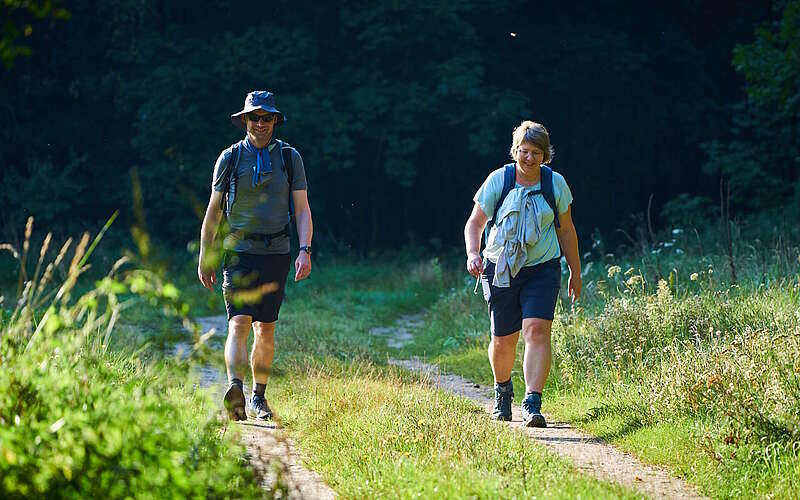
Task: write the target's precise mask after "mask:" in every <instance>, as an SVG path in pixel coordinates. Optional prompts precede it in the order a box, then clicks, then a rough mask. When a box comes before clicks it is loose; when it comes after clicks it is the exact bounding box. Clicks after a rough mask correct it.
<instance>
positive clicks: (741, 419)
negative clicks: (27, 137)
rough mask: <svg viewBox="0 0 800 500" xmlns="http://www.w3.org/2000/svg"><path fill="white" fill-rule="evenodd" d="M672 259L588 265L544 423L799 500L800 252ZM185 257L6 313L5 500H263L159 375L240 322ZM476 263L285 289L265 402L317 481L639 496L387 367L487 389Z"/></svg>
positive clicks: (196, 401) (385, 492)
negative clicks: (228, 318)
mask: <svg viewBox="0 0 800 500" xmlns="http://www.w3.org/2000/svg"><path fill="white" fill-rule="evenodd" d="M673 243H675V244H676V245H678V244H679V245H683V246H684V247H685V248H687V250H686V251H683V250H682V251H681V252H677V251H676V250H675V247H674V246H662V247H659V249H660V253H653V254H648V255H645V256H638V257H636V258H633V259H626V258H616V257H613V256H609V255H607V254H605V253H603V254H598V255H597V256H595V257H594V258H595V260H594V261H593V262H592V263H591V265H589V264H588V263H587V264H585V266H586V269H587V273H586V277H585V278H584V284H585V288H584V297H583V300H582V305H581V306H580V307H578V308H576V309H571V308H569V307H566V306H559V307H558V308H557V319H556V321H555V322H554V329H553V347H554V364H553V370H552V373H551V376H550V378H549V380H548V384H547V387H546V388H545V407H544V410H545V411H546V412H549V413H550V414H551V415H553V416H554V417H555V418H557V419H561V420H567V421H570V422H572V423H574V424H575V425H576V426H578V427H581V428H584V429H586V430H587V431H589V432H592V433H593V434H595V435H598V436H600V437H603V438H604V439H606V440H608V441H610V442H612V443H614V444H616V445H617V446H619V447H621V448H622V449H625V450H627V451H629V452H631V453H633V454H635V455H637V456H639V457H641V458H642V459H643V460H644V461H646V462H649V463H654V464H659V465H662V466H664V467H666V468H667V469H669V470H671V471H672V472H673V473H674V474H676V475H678V476H681V477H685V478H687V479H688V480H689V481H691V482H692V483H694V484H696V485H697V486H698V488H699V489H700V490H701V491H702V492H703V493H705V494H707V495H709V496H712V497H720V498H729V497H738V496H743V495H746V494H747V495H752V494H755V495H760V496H767V497H779V498H781V497H792V496H793V495H794V492H795V491H798V490H800V480H799V478H800V460H799V459H798V458H799V457H798V450H800V444H798V443H800V430H799V429H800V424H799V423H798V421H799V419H800V403H799V402H798V401H800V365H798V361H797V360H798V359H800V341H798V338H800V327H799V326H798V325H799V324H800V313H798V312H797V311H798V310H800V275H798V272H799V271H800V260H797V254H798V250H797V248H796V247H789V246H787V245H786V244H785V243H780V245H779V246H776V247H775V248H774V249H773V250H770V251H764V248H771V247H770V245H763V244H762V245H760V246H759V245H753V246H752V250H751V251H750V253H749V254H745V255H739V267H738V270H739V271H738V272H739V283H738V284H737V285H736V286H731V285H730V283H729V282H728V280H727V279H725V278H723V277H721V276H724V275H725V266H724V264H725V257H724V256H721V255H719V254H707V253H704V254H698V253H697V252H696V251H694V250H692V249H690V248H689V247H688V246H687V244H688V243H690V242H688V241H683V242H681V241H677V240H676V241H675V242H673ZM711 247H712V246H711V245H708V244H706V248H711ZM701 248H702V245H698V249H701ZM698 251H699V250H698ZM185 257H186V258H181V256H175V257H172V259H174V260H172V261H170V262H169V263H165V264H164V263H162V264H161V265H158V266H156V265H153V264H152V259H151V261H150V263H140V269H132V268H131V270H130V271H129V272H128V273H127V275H124V279H114V278H105V277H103V276H102V275H100V274H97V275H94V276H92V279H91V280H84V281H80V280H79V281H77V282H73V283H71V285H70V290H71V294H72V295H71V297H70V296H69V294H68V296H67V297H66V298H64V299H63V300H59V301H56V302H54V303H53V306H54V309H52V310H49V309H48V306H47V305H46V304H45V305H44V306H40V307H39V308H38V309H37V308H31V309H30V310H28V312H27V313H26V315H23V316H12V315H11V313H10V312H9V311H7V310H4V312H3V314H2V317H0V320H1V321H2V327H3V330H2V339H0V341H2V343H1V344H0V363H2V365H3V367H4V371H3V372H2V374H0V423H2V425H0V473H2V474H0V476H2V478H3V479H2V481H0V493H3V495H4V496H9V497H20V496H30V495H39V496H49V495H53V494H54V493H53V492H56V491H58V492H59V493H60V494H62V496H68V497H79V496H123V495H126V494H129V495H131V496H145V497H146V496H148V495H150V494H151V493H148V492H152V491H159V492H161V491H164V492H165V493H164V494H165V495H166V496H208V497H216V496H225V495H226V492H229V491H232V489H233V490H234V491H237V495H238V496H241V497H245V498H248V497H253V496H258V495H260V494H262V493H261V492H260V491H258V490H257V489H256V487H255V485H254V481H253V478H252V472H251V471H250V469H249V468H248V467H247V464H246V461H244V459H243V455H242V448H241V447H240V446H239V445H238V444H236V436H235V433H232V432H229V431H228V430H227V427H226V426H225V423H224V422H222V421H220V420H218V419H217V416H218V411H219V402H218V401H212V400H210V399H209V396H208V394H206V393H205V392H203V391H195V390H194V389H193V381H192V380H191V376H190V375H189V373H190V370H191V368H190V366H188V365H186V364H180V363H176V362H175V360H172V359H170V357H169V356H164V352H165V351H166V350H168V348H169V346H171V345H172V344H173V343H174V342H176V341H179V340H180V341H185V340H187V338H189V337H190V336H192V338H193V339H195V340H196V339H197V338H198V337H197V336H198V335H199V333H201V332H198V331H194V332H193V333H192V334H188V333H186V330H185V329H184V328H185V327H186V326H188V323H186V316H187V314H194V315H211V314H224V308H223V305H222V301H221V298H220V296H221V294H220V293H219V290H217V291H216V292H215V293H211V292H209V291H206V290H204V289H202V288H201V287H200V285H199V283H197V279H196V276H195V274H196V273H195V268H194V267H195V263H196V260H195V258H194V257H192V256H191V255H187V256H185ZM106 260H108V259H106ZM104 262H105V260H104ZM64 265H66V261H65V263H64ZM460 265H461V263H460V262H459V263H458V266H456V265H455V264H454V265H452V266H449V265H447V264H446V263H442V262H440V261H438V260H427V259H423V258H420V256H419V255H414V254H411V253H407V254H403V253H396V254H392V255H385V256H379V257H376V258H374V259H370V260H358V261H356V260H348V259H334V258H331V259H321V260H319V261H318V262H315V268H314V272H313V273H312V277H311V278H310V279H309V280H306V281H303V282H301V283H293V282H291V280H290V283H289V286H288V287H287V299H286V303H285V304H284V307H283V309H282V312H281V321H280V323H279V326H278V330H277V333H276V342H277V356H276V360H275V367H274V372H273V378H272V380H271V382H270V384H269V385H268V396H269V398H270V401H271V403H272V405H273V407H274V409H275V411H276V414H277V416H278V418H280V419H281V421H282V422H283V424H284V425H285V428H286V429H287V431H288V432H289V434H290V435H291V436H292V437H293V439H294V440H295V441H296V442H297V443H298V445H299V446H300V449H301V451H302V452H303V453H304V454H305V455H306V456H307V457H309V461H308V465H309V466H310V467H311V468H313V469H315V470H317V471H319V472H320V473H321V474H322V475H323V477H324V478H325V479H326V481H328V482H329V484H331V485H332V486H333V487H334V488H335V489H336V490H337V491H339V492H340V493H341V494H342V495H343V496H345V497H373V496H376V497H381V496H382V497H390V496H391V497H396V496H400V497H414V496H441V497H456V498H463V497H473V496H474V497H497V496H500V497H526V498H527V497H533V496H536V497H540V496H541V497H586V498H595V497H608V496H610V497H619V496H628V495H631V493H630V492H628V491H627V490H624V489H621V488H618V487H616V486H612V485H609V484H607V483H603V482H600V481H597V480H596V479H593V478H591V477H586V476H585V475H582V474H580V473H578V472H576V471H575V470H574V468H572V466H571V465H570V464H568V463H567V462H565V461H564V460H562V459H559V458H557V457H554V456H553V455H552V454H550V453H548V452H547V451H546V450H545V449H544V448H543V447H541V446H540V445H538V444H537V443H535V442H532V441H530V440H529V439H528V438H526V437H525V436H522V435H520V434H518V433H515V432H511V430H510V429H509V428H508V427H507V426H505V425H503V424H497V423H493V422H491V421H490V420H489V419H488V417H487V416H486V415H485V414H484V413H483V411H482V410H481V409H480V408H476V407H475V406H474V405H472V404H471V403H469V402H467V401H465V400H461V399H458V398H455V397H452V396H449V395H447V394H443V393H440V392H438V391H435V390H432V389H431V388H430V387H429V386H427V385H426V384H425V383H423V382H424V381H422V380H420V379H419V378H417V377H416V376H414V375H411V374H408V373H405V372H403V371H400V370H397V369H395V368H392V367H390V366H388V365H387V364H386V361H387V358H389V357H394V358H405V357H410V356H422V357H424V358H426V359H427V360H428V361H430V362H435V363H438V364H440V365H441V366H442V367H444V368H445V369H446V370H447V371H450V372H453V373H458V374H460V375H463V376H465V377H467V378H469V379H471V380H475V381H478V382H481V383H484V384H490V383H491V382H492V376H491V370H490V368H489V364H488V361H487V359H486V346H487V342H488V340H489V333H488V321H487V319H486V305H485V303H484V301H483V298H482V296H480V295H474V294H473V292H472V289H473V286H474V281H473V280H471V279H469V278H468V277H466V276H465V273H463V271H462V270H461V269H460ZM615 266H617V267H615ZM34 267H35V261H34V263H33V264H31V265H29V271H30V269H33V268H34ZM42 270H44V268H43V267H42ZM167 270H168V271H169V272H167ZM73 271H74V266H70V271H69V273H67V272H63V273H62V274H61V277H62V278H66V279H67V280H69V276H70V275H71V274H70V273H72V272H73ZM45 274H46V273H45ZM167 276H169V279H167ZM53 279H55V278H53ZM5 288H7V289H12V288H14V286H13V284H10V285H9V284H7V286H6V287H5ZM35 288H36V287H34V289H35ZM179 290H181V292H179ZM37 293H38V292H37ZM26 300H28V301H30V302H31V303H32V304H33V303H36V302H37V301H36V300H35V297H33V296H29V298H28V299H26ZM115 310H116V311H118V313H119V317H118V318H117V317H113V314H112V313H113V311H115ZM420 311H425V326H424V327H423V328H422V329H421V330H420V331H419V332H416V337H415V340H414V342H413V343H412V344H410V345H408V346H406V347H404V348H402V349H393V348H390V347H388V346H387V342H386V340H387V339H386V337H385V336H379V335H372V334H371V333H370V330H371V329H372V328H374V327H378V326H388V325H391V324H392V323H393V322H394V321H395V320H396V319H397V318H398V317H400V316H401V315H404V314H409V313H417V312H420ZM114 318H116V320H118V321H117V323H116V326H115V327H114V328H113V330H112V333H111V335H110V337H107V336H106V331H107V326H108V325H109V324H111V323H112V322H113V319H114ZM39 324H41V325H42V326H43V328H40V330H41V332H40V333H39V334H37V335H36V336H34V335H32V332H33V330H35V329H37V327H38V326H39ZM34 337H35V338H34ZM32 339H33V340H32ZM109 339H110V341H109ZM223 340H224V332H219V333H218V336H217V337H215V338H213V339H211V341H210V343H209V347H210V349H206V350H205V354H202V353H197V354H196V355H195V361H196V362H198V363H207V362H210V363H214V364H216V365H217V366H219V367H220V368H222V367H223V366H224V364H223V361H222V355H221V349H220V347H221V344H222V342H223ZM28 345H30V346H31V348H27V350H26V346H28ZM518 355H519V357H520V358H521V355H522V348H521V347H520V349H519V352H518ZM520 368H521V364H520V363H518V364H517V366H516V368H515V370H514V373H513V378H514V382H515V384H518V387H522V386H523V385H522V379H521V372H520ZM159 494H161V493H159Z"/></svg>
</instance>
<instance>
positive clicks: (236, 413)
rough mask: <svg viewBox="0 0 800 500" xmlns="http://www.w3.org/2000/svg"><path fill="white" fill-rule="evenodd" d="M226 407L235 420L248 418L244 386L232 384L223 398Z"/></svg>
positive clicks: (229, 416) (229, 415) (231, 417)
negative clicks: (245, 408)
mask: <svg viewBox="0 0 800 500" xmlns="http://www.w3.org/2000/svg"><path fill="white" fill-rule="evenodd" d="M222 401H223V403H224V404H225V409H226V410H227V411H228V418H230V419H231V420H233V421H237V420H247V413H246V412H245V410H244V406H245V400H244V392H242V388H241V387H239V386H238V385H236V384H231V386H230V387H228V390H227V391H226V392H225V397H224V398H223V399H222Z"/></svg>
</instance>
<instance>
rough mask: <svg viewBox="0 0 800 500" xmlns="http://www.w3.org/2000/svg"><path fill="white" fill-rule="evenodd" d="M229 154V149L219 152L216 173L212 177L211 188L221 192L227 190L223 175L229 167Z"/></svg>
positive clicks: (215, 167)
mask: <svg viewBox="0 0 800 500" xmlns="http://www.w3.org/2000/svg"><path fill="white" fill-rule="evenodd" d="M229 155H230V152H229V151H228V150H227V149H226V150H223V151H222V152H221V153H220V154H219V157H218V158H217V163H216V164H215V165H214V175H213V176H212V177H211V189H213V190H214V191H218V192H220V193H222V192H225V190H226V186H225V185H224V183H223V182H222V177H223V175H224V174H225V169H226V168H228V163H229V162H228V156H229Z"/></svg>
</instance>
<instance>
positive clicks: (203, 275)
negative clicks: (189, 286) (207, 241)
mask: <svg viewBox="0 0 800 500" xmlns="http://www.w3.org/2000/svg"><path fill="white" fill-rule="evenodd" d="M197 277H198V278H200V283H202V284H203V286H204V287H206V288H208V289H209V290H213V289H214V285H216V284H217V272H216V271H214V268H213V267H211V266H209V265H208V262H207V258H206V256H205V254H204V253H203V252H201V253H200V259H199V262H198V264H197Z"/></svg>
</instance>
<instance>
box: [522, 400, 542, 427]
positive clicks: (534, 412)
mask: <svg viewBox="0 0 800 500" xmlns="http://www.w3.org/2000/svg"><path fill="white" fill-rule="evenodd" d="M522 422H523V423H524V424H525V427H547V422H546V421H545V420H544V416H543V415H542V397H541V396H540V395H538V394H534V393H530V394H528V395H527V396H525V400H523V401H522Z"/></svg>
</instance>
